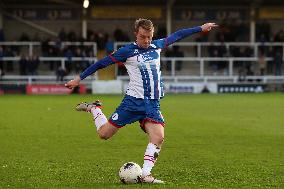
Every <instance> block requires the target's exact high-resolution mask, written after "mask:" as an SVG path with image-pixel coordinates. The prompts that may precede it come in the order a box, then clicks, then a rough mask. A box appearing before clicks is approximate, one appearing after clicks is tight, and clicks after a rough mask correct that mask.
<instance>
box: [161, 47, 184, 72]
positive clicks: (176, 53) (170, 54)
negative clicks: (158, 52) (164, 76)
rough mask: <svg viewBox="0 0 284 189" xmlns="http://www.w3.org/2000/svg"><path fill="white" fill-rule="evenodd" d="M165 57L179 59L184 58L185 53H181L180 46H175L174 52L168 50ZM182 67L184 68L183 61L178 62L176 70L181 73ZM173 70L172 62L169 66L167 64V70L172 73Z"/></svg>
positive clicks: (168, 63)
mask: <svg viewBox="0 0 284 189" xmlns="http://www.w3.org/2000/svg"><path fill="white" fill-rule="evenodd" d="M165 56H166V57H176V58H177V57H184V53H183V52H182V51H180V49H179V46H177V45H175V46H173V47H172V50H171V49H168V50H167V51H166V52H165ZM181 67H182V61H176V62H175V70H177V71H180V70H181ZM171 68H172V64H171V61H168V62H167V64H166V70H167V71H170V70H171Z"/></svg>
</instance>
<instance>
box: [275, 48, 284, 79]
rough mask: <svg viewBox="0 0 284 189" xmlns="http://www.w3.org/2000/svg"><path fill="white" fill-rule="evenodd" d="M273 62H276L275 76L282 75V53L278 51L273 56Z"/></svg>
mask: <svg viewBox="0 0 284 189" xmlns="http://www.w3.org/2000/svg"><path fill="white" fill-rule="evenodd" d="M273 62H274V66H275V67H274V75H282V65H283V59H282V51H280V50H276V51H275V52H274V54H273Z"/></svg>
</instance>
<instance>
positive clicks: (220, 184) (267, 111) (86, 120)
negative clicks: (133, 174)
mask: <svg viewBox="0 0 284 189" xmlns="http://www.w3.org/2000/svg"><path fill="white" fill-rule="evenodd" d="M97 98H98V99H100V100H102V101H103V103H104V112H105V114H106V115H107V116H110V114H111V113H112V112H113V111H114V110H115V108H116V107H117V106H118V105H119V103H120V101H121V99H122V96H107V95H105V96H91V95H88V96H79V95H72V96H14V95H11V96H0V108H1V110H0V188H150V187H151V188H218V189H219V188H284V95H283V94H238V95H167V96H166V97H165V98H164V99H163V100H162V101H161V106H162V113H163V115H164V118H165V120H166V124H167V125H166V139H165V143H164V146H163V149H162V151H161V154H160V157H159V159H158V161H157V164H156V167H155V168H154V169H153V174H154V175H155V176H157V177H158V178H159V179H162V180H165V181H166V182H167V184H166V185H163V186H157V185H156V186H152V185H151V186H150V185H145V184H144V185H129V186H126V185H123V184H121V183H120V181H119V179H118V177H117V174H118V169H119V168H120V166H121V165H122V164H123V163H125V162H127V161H134V162H137V163H139V164H140V165H142V163H143V155H144V151H145V148H146V145H147V143H148V141H147V136H146V135H145V134H144V133H143V132H142V131H141V130H140V128H139V126H138V123H135V124H133V125H129V126H126V128H123V129H121V130H120V131H119V132H118V133H117V135H115V136H114V137H113V138H112V139H110V140H108V141H103V140H100V139H99V138H98V137H97V134H96V129H95V127H94V126H93V123H92V119H91V115H89V114H86V113H84V112H75V111H74V105H76V104H77V103H78V102H81V101H92V100H95V99H97Z"/></svg>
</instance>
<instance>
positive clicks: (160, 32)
mask: <svg viewBox="0 0 284 189" xmlns="http://www.w3.org/2000/svg"><path fill="white" fill-rule="evenodd" d="M166 36H167V29H166V27H165V26H160V27H158V31H157V33H156V36H155V39H162V38H165V37H166Z"/></svg>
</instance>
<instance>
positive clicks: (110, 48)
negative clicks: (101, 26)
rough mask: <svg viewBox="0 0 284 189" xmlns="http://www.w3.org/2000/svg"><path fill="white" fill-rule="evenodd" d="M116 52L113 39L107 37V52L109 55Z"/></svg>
mask: <svg viewBox="0 0 284 189" xmlns="http://www.w3.org/2000/svg"><path fill="white" fill-rule="evenodd" d="M113 51H114V42H113V40H112V38H111V37H110V36H109V35H107V42H106V52H107V54H110V53H112V52H113Z"/></svg>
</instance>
